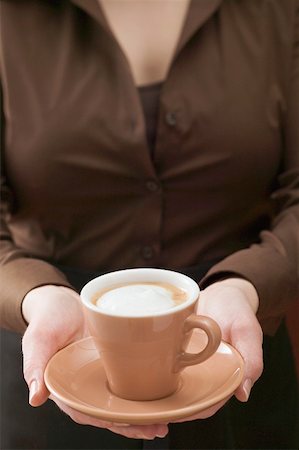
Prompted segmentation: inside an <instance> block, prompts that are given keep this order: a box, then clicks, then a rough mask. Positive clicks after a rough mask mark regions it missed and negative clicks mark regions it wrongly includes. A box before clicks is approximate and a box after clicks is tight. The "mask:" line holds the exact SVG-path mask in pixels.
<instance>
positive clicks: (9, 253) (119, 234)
mask: <svg viewBox="0 0 299 450" xmlns="http://www.w3.org/2000/svg"><path fill="white" fill-rule="evenodd" d="M0 29H1V52H0V60H1V80H2V81H1V82H2V88H3V108H4V116H5V129H4V127H2V131H3V134H4V135H5V136H4V144H5V145H4V146H3V149H2V152H3V153H2V165H1V185H2V201H1V233H0V238H1V239H0V277H1V290H0V306H1V312H0V317H1V325H2V326H5V327H8V328H11V329H15V330H20V331H22V330H24V329H25V323H24V321H23V319H22V316H21V308H20V305H21V302H22V299H23V297H24V295H25V294H26V293H27V292H28V291H29V290H30V289H32V288H34V287H36V286H40V285H43V284H48V283H52V284H53V283H54V284H63V285H68V282H67V280H66V278H65V277H64V275H63V274H62V273H61V272H60V271H59V270H58V269H57V268H55V267H54V265H55V264H63V265H67V266H72V267H75V268H79V269H80V268H84V269H86V270H92V271H97V270H112V269H116V268H124V267H137V266H156V267H168V268H173V269H177V270H180V269H182V268H184V267H186V266H193V265H197V264H200V263H202V262H205V261H213V260H215V259H219V260H220V262H219V263H217V264H215V265H213V267H212V269H211V270H210V271H209V273H208V274H207V275H206V276H205V277H204V279H203V280H198V281H199V282H200V284H201V286H203V287H204V286H206V285H207V284H208V283H211V282H212V281H213V279H214V277H219V276H221V275H222V274H223V273H224V274H228V273H232V274H237V275H240V276H242V277H245V278H247V279H248V280H250V281H251V282H252V283H253V284H254V285H255V287H256V289H257V291H258V293H259V297H260V308H259V311H258V317H259V319H260V321H261V323H262V325H263V327H264V330H265V332H269V333H272V332H274V331H275V329H276V327H277V325H278V323H279V321H280V319H281V317H282V316H283V314H284V312H285V311H286V308H287V307H288V305H289V303H290V302H291V301H294V300H296V299H298V298H299V1H298V0H284V1H281V0H272V1H267V0H259V1H255V0H243V1H239V0H225V1H224V0H222V1H221V0H201V1H200V2H199V1H197V0H193V1H192V2H191V6H190V9H189V12H188V15H187V18H186V22H185V25H184V29H183V32H182V34H181V37H180V41H179V43H178V46H177V49H176V53H175V57H174V59H173V62H172V65H171V68H170V71H169V73H168V76H167V79H166V80H165V82H164V83H163V86H162V88H161V93H160V96H159V109H158V119H157V130H156V137H155V143H154V152H153V153H154V154H153V157H152V158H151V156H150V152H149V144H148V141H147V137H146V130H145V121H144V114H143V110H142V106H141V102H140V98H139V96H138V91H137V89H136V86H135V85H134V81H133V77H132V73H131V71H130V67H129V65H128V62H127V60H126V58H125V56H124V53H123V52H122V50H121V49H120V47H119V45H118V44H117V42H116V40H115V38H114V36H113V35H112V33H111V31H110V29H109V27H108V25H107V23H106V21H105V19H104V17H103V14H102V11H101V8H100V6H99V3H98V2H96V1H94V0H69V1H67V0H64V1H53V0H43V1H34V2H32V1H29V0H23V1H22V2H20V1H17V0H10V1H5V0H2V1H1V17H0ZM41 301H42V299H41Z"/></svg>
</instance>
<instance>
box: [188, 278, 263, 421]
mask: <svg viewBox="0 0 299 450" xmlns="http://www.w3.org/2000/svg"><path fill="white" fill-rule="evenodd" d="M258 303H259V302H258V295H257V292H256V290H255V288H254V286H253V285H252V284H251V283H250V282H249V281H247V280H244V279H242V278H227V279H225V280H222V281H218V282H216V283H213V284H211V285H210V286H208V287H207V288H206V289H204V290H203V291H201V294H200V300H199V305H198V310H197V313H198V314H199V315H204V316H209V317H211V318H212V319H214V320H215V321H216V322H217V323H218V325H219V326H220V328H221V331H222V340H224V341H225V342H228V343H229V344H231V345H232V346H233V347H234V348H236V349H237V350H238V351H239V352H240V354H241V355H242V357H243V359H244V363H245V367H244V377H243V380H242V383H241V385H240V386H239V387H238V389H237V390H236V392H235V393H234V394H235V396H236V397H237V399H238V400H240V401H241V402H246V401H247V400H248V398H249V395H250V390H251V388H252V387H253V385H254V383H255V382H256V381H257V379H258V378H259V377H260V375H261V374H262V371H263V351H262V342H263V334H262V330H261V327H260V325H259V323H258V321H257V319H256V316H255V313H256V311H257V309H258ZM227 400H228V398H227V399H224V400H223V401H222V402H219V403H218V404H216V405H214V406H213V407H211V408H209V409H207V410H205V411H202V412H201V413H199V414H196V415H194V416H192V417H188V418H187V419H186V418H185V419H182V420H180V421H179V422H184V421H188V420H195V419H205V418H207V417H210V416H212V415H213V414H215V413H216V412H217V411H218V410H219V409H220V408H221V407H222V406H223V405H224V404H225V403H226V401H227Z"/></svg>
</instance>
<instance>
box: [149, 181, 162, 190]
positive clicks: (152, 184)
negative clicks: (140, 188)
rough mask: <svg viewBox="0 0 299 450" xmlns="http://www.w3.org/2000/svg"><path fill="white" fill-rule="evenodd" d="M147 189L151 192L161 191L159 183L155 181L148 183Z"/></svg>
mask: <svg viewBox="0 0 299 450" xmlns="http://www.w3.org/2000/svg"><path fill="white" fill-rule="evenodd" d="M146 188H147V190H148V191H150V192H157V191H158V190H159V189H160V186H159V183H157V181H154V180H148V181H147V182H146Z"/></svg>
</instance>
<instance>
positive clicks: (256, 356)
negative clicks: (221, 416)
mask: <svg viewBox="0 0 299 450" xmlns="http://www.w3.org/2000/svg"><path fill="white" fill-rule="evenodd" d="M231 338H232V339H231V341H232V345H233V346H234V347H235V348H236V349H237V350H238V351H239V352H240V354H241V355H242V357H243V359H244V377H243V381H242V383H241V385H240V386H239V388H238V389H237V390H236V392H235V396H236V397H237V399H238V400H240V401H241V402H246V401H247V400H248V398H249V395H250V391H251V388H252V386H253V385H254V383H255V382H256V381H257V380H258V378H259V377H260V376H261V374H262V371H263V350H262V341H263V336H262V331H261V328H260V326H259V324H258V322H257V320H254V321H252V323H251V324H250V325H249V326H248V325H247V326H242V325H240V326H237V327H236V328H235V329H234V331H233V333H232V336H231Z"/></svg>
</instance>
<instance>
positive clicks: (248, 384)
mask: <svg viewBox="0 0 299 450" xmlns="http://www.w3.org/2000/svg"><path fill="white" fill-rule="evenodd" d="M251 388H252V381H251V380H250V379H249V378H247V379H246V380H245V381H244V384H243V391H244V393H245V396H246V398H245V401H246V402H247V400H248V399H249V395H250V391H251Z"/></svg>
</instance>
